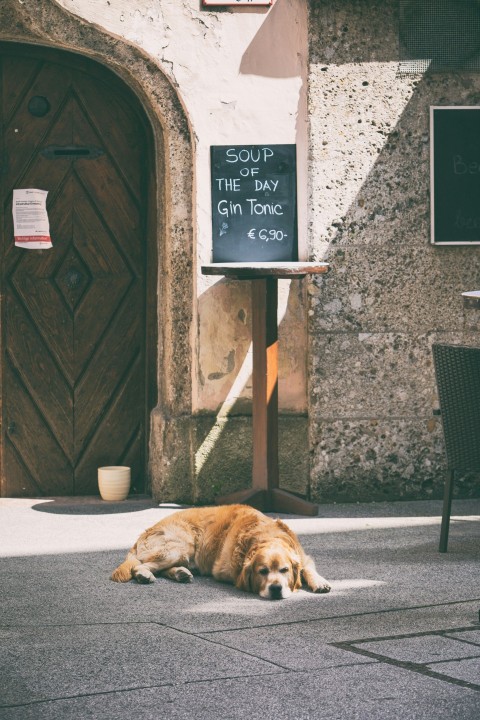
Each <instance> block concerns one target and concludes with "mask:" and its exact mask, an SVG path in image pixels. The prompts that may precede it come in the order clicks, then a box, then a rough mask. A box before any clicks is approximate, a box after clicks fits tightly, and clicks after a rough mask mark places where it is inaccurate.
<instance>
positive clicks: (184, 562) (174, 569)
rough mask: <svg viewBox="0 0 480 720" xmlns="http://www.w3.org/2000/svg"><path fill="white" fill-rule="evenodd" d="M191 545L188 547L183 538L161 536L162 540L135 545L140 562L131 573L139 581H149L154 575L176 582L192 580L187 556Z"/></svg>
mask: <svg viewBox="0 0 480 720" xmlns="http://www.w3.org/2000/svg"><path fill="white" fill-rule="evenodd" d="M192 554H193V547H191V548H190V547H189V546H188V545H187V544H186V543H185V541H184V540H183V539H178V538H165V537H163V538H162V542H161V543H158V538H157V543H156V547H155V544H153V543H152V544H151V543H149V542H148V541H147V542H145V544H143V545H142V544H140V543H139V545H138V547H137V556H138V559H139V561H140V564H139V565H137V567H135V568H134V570H133V572H132V575H133V577H134V578H135V580H137V582H139V583H151V582H153V581H154V580H155V575H160V576H162V577H166V578H168V579H169V580H175V581H176V582H183V583H185V582H192V580H193V575H192V573H191V572H190V570H189V569H188V567H187V566H188V565H189V558H190V556H191V555H192Z"/></svg>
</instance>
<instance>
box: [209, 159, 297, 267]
mask: <svg viewBox="0 0 480 720" xmlns="http://www.w3.org/2000/svg"><path fill="white" fill-rule="evenodd" d="M211 181H212V232H213V262H243V261H245V262H249V261H250V262H252V261H263V262H269V261H271V262H275V261H278V262H280V261H291V260H296V259H297V232H296V224H297V203H296V193H297V191H296V146H295V145H241V146H238V145H237V146H232V145H216V146H212V147H211Z"/></svg>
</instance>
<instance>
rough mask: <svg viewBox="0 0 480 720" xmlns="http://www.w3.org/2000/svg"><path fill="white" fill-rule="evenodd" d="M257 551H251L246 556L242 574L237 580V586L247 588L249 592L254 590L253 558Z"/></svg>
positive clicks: (241, 588)
mask: <svg viewBox="0 0 480 720" xmlns="http://www.w3.org/2000/svg"><path fill="white" fill-rule="evenodd" d="M254 556H255V553H254V552H252V551H250V552H249V553H248V555H246V556H245V558H244V561H243V566H242V569H241V571H240V575H239V576H238V578H237V582H236V583H235V587H237V588H238V589H239V590H246V591H247V592H253V583H252V580H253V560H254Z"/></svg>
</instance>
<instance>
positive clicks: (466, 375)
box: [432, 343, 480, 552]
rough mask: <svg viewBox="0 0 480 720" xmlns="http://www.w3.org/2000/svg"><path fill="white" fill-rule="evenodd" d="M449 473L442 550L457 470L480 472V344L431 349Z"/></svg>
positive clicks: (445, 496) (446, 540) (441, 537)
mask: <svg viewBox="0 0 480 720" xmlns="http://www.w3.org/2000/svg"><path fill="white" fill-rule="evenodd" d="M432 351H433V362H434V366H435V374H436V379H437V388H438V397H439V402H440V412H441V415H442V424H443V435H444V438H445V450H446V455H447V467H448V474H447V478H446V482H445V491H444V498H443V513H442V527H441V530H440V545H439V551H440V552H447V546H448V530H449V527H450V512H451V505H452V490H453V483H454V479H455V471H456V470H463V471H474V472H476V471H480V347H465V346H462V345H441V344H438V343H435V344H434V345H433V348H432Z"/></svg>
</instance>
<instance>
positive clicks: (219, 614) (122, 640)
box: [0, 499, 480, 720]
mask: <svg viewBox="0 0 480 720" xmlns="http://www.w3.org/2000/svg"><path fill="white" fill-rule="evenodd" d="M169 512H172V509H171V508H166V507H161V508H158V507H156V506H154V505H153V504H152V502H151V501H149V500H145V499H140V500H128V501H126V502H124V503H119V504H115V505H112V504H109V503H105V502H103V501H101V500H93V499H91V500H85V499H83V500H73V499H70V500H69V499H61V500H60V499H51V500H0V718H1V720H54V719H55V720H60V719H61V720H70V719H71V720H83V719H84V718H94V719H96V718H102V720H113V719H117V718H119V719H121V720H130V718H134V719H135V720H147V719H148V720H150V719H151V720H163V719H166V720H169V719H170V718H172V720H177V719H182V720H183V719H185V718H192V720H193V719H194V718H195V720H204V719H205V720H207V719H208V720H237V718H238V719H240V718H241V719H242V720H243V719H244V718H248V720H256V719H257V718H258V719H259V720H271V719H272V720H273V719H275V720H284V719H288V720H290V719H292V720H310V719H311V718H312V719H316V718H318V719H319V720H320V719H322V720H324V719H327V718H335V719H336V720H344V719H345V720H346V719H347V718H348V720H350V719H359V720H386V719H388V718H394V719H397V718H402V720H409V719H410V718H415V719H416V720H417V719H418V720H420V719H422V718H425V719H431V720H442V719H443V718H445V719H446V718H448V719H449V720H456V719H458V720H474V719H475V720H477V719H478V718H479V717H480V624H479V609H480V572H479V559H480V500H469V501H457V502H456V503H454V508H453V515H454V517H453V519H452V525H451V539H450V547H449V553H448V554H446V555H441V554H439V553H438V552H437V545H438V536H439V520H440V512H441V506H440V503H439V502H412V503H388V504H384V503H377V504H368V505H324V506H322V507H321V511H320V513H319V517H318V518H313V519H312V518H309V519H306V518H295V517H293V516H288V520H287V521H288V523H289V524H290V525H291V527H292V528H293V529H294V530H295V531H296V532H297V533H298V534H299V536H300V537H301V540H302V542H303V545H304V547H305V548H306V550H307V551H308V552H309V553H310V554H312V555H313V556H314V558H315V560H316V562H317V567H318V569H319V572H320V573H321V574H322V575H324V576H325V577H327V578H328V579H329V580H330V581H331V583H332V586H333V590H332V592H331V593H330V594H329V595H312V594H309V593H307V592H303V591H302V592H300V593H297V594H296V595H295V596H294V597H293V598H291V599H289V600H284V601H279V602H271V601H267V600H261V599H260V598H257V597H254V596H252V595H248V594H246V593H243V592H240V591H237V590H235V589H234V588H232V587H229V586H224V585H220V584H218V583H215V582H214V581H212V580H211V579H209V578H196V579H195V581H194V583H192V584H191V585H177V584H175V583H173V582H170V581H168V580H158V581H157V582H156V583H155V584H154V585H149V586H141V585H138V584H136V583H133V582H132V583H128V584H125V585H119V584H116V583H112V582H111V581H110V580H109V574H110V572H111V571H112V569H113V568H114V567H115V566H116V565H117V564H118V563H119V562H120V561H121V560H122V559H123V557H124V553H125V550H126V549H128V547H129V546H130V545H131V544H132V542H133V541H134V540H135V539H136V537H137V536H138V534H139V533H140V532H141V531H142V530H143V529H145V528H146V527H148V526H149V525H151V524H153V523H154V522H156V521H157V520H158V519H160V517H162V516H164V515H165V514H167V513H169Z"/></svg>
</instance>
